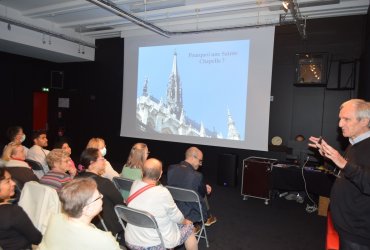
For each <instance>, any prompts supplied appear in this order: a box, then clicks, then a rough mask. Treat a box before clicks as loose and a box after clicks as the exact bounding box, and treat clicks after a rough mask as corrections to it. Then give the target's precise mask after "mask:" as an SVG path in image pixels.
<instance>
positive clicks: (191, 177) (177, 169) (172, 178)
mask: <svg viewBox="0 0 370 250" xmlns="http://www.w3.org/2000/svg"><path fill="white" fill-rule="evenodd" d="M167 184H168V185H170V186H174V187H179V188H186V189H191V190H194V191H195V192H196V193H197V194H198V195H199V199H200V202H201V205H202V211H203V217H204V218H203V219H204V220H206V219H207V218H208V215H207V207H206V204H205V201H204V198H205V195H206V193H207V188H206V185H205V183H204V180H203V175H202V174H201V173H200V172H198V171H196V170H194V168H193V167H192V165H191V164H190V163H188V162H186V161H182V162H180V164H176V165H171V166H169V168H168V171H167ZM176 204H177V207H178V208H179V209H180V211H181V212H182V213H183V214H184V217H185V218H186V219H188V220H191V221H192V222H198V221H201V217H200V212H199V207H198V204H197V203H195V202H180V201H176Z"/></svg>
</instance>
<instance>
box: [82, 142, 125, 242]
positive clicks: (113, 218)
mask: <svg viewBox="0 0 370 250" xmlns="http://www.w3.org/2000/svg"><path fill="white" fill-rule="evenodd" d="M80 164H81V165H82V166H84V168H85V169H86V170H85V172H82V173H80V174H79V175H77V176H76V178H80V177H81V178H82V177H91V178H93V179H94V180H95V181H96V184H97V185H98V190H99V192H100V193H101V194H103V195H104V197H103V211H102V213H101V216H102V217H103V220H104V223H105V225H106V226H107V228H108V230H109V231H111V232H112V234H113V235H114V236H116V235H118V237H119V238H121V236H122V234H123V228H122V226H121V224H120V223H119V221H118V217H117V215H116V213H115V212H114V206H115V205H117V204H123V199H122V196H121V194H120V192H119V191H118V190H117V188H116V187H115V186H114V184H113V182H111V181H110V180H108V179H107V178H103V177H101V175H102V174H103V173H104V170H105V159H104V157H103V156H102V154H101V152H100V150H98V149H97V148H87V149H85V150H84V151H83V152H82V154H81V159H80ZM93 223H94V224H96V225H97V226H98V227H99V228H101V229H103V227H102V225H100V223H99V222H95V220H94V221H93Z"/></svg>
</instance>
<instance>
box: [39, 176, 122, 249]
mask: <svg viewBox="0 0 370 250" xmlns="http://www.w3.org/2000/svg"><path fill="white" fill-rule="evenodd" d="M59 198H60V201H61V203H62V209H63V213H62V214H55V215H53V216H52V217H51V218H50V220H49V224H48V227H47V229H46V232H45V235H44V238H43V240H42V242H41V244H40V245H39V249H40V250H61V249H66V250H67V249H68V250H83V249H86V250H87V249H88V250H102V249H112V250H118V249H120V247H119V245H118V243H117V241H116V240H115V238H114V237H113V236H112V234H111V233H110V232H104V231H101V230H99V229H97V228H96V227H95V226H94V225H93V224H91V220H92V219H93V218H94V217H95V216H96V215H98V214H99V213H100V211H101V210H102V198H103V195H102V194H100V193H99V191H98V190H97V188H96V183H95V181H94V180H93V179H91V178H80V179H75V180H73V181H71V182H69V183H67V184H66V185H65V186H64V187H63V188H62V189H61V190H60V192H59Z"/></svg>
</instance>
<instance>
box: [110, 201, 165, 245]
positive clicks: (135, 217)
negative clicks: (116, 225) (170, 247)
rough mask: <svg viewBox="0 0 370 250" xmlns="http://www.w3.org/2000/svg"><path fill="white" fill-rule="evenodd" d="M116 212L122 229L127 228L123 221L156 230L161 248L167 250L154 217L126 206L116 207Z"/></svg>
mask: <svg viewBox="0 0 370 250" xmlns="http://www.w3.org/2000/svg"><path fill="white" fill-rule="evenodd" d="M114 211H115V212H116V214H117V217H118V218H119V222H120V223H121V225H122V227H123V228H125V230H126V227H125V225H124V224H123V222H122V220H124V221H125V222H126V223H129V224H132V225H134V226H137V227H144V228H152V229H155V230H156V232H157V233H158V237H159V239H160V240H161V247H163V249H166V247H165V246H164V242H163V238H162V234H161V232H160V231H159V228H158V224H157V221H156V220H155V218H154V216H153V215H151V214H150V213H148V212H145V211H142V210H139V209H135V208H131V207H127V206H125V205H115V206H114Z"/></svg>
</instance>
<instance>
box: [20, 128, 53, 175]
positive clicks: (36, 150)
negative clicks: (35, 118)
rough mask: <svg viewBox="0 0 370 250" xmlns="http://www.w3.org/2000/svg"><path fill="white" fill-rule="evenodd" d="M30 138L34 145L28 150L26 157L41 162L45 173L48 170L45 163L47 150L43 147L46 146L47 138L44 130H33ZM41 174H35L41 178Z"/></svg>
mask: <svg viewBox="0 0 370 250" xmlns="http://www.w3.org/2000/svg"><path fill="white" fill-rule="evenodd" d="M32 140H33V143H34V145H33V146H32V147H31V148H30V149H29V150H28V153H27V156H26V159H30V160H34V161H37V162H39V163H41V165H42V167H43V168H44V170H45V173H46V172H48V171H49V167H48V164H47V163H46V156H47V155H48V154H49V152H50V151H49V150H47V149H45V147H47V146H48V139H47V137H46V131H45V130H37V131H34V132H33V135H32ZM42 175H43V174H42V173H38V174H37V176H39V177H40V178H41V176H42Z"/></svg>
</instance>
